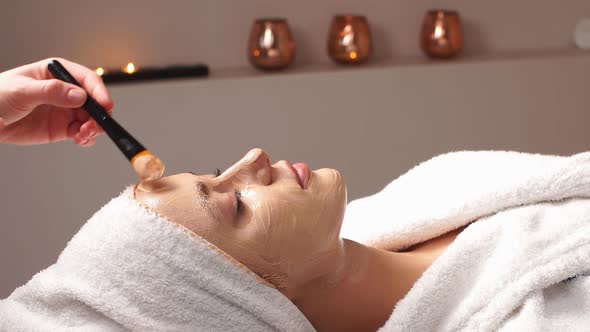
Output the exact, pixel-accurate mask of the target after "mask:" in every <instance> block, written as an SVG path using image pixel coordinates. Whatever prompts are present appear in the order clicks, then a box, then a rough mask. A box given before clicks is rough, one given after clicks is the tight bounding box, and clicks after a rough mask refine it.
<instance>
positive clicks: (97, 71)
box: [96, 67, 104, 76]
mask: <svg viewBox="0 0 590 332" xmlns="http://www.w3.org/2000/svg"><path fill="white" fill-rule="evenodd" d="M96 74H97V75H98V76H102V75H104V68H102V67H98V68H96Z"/></svg>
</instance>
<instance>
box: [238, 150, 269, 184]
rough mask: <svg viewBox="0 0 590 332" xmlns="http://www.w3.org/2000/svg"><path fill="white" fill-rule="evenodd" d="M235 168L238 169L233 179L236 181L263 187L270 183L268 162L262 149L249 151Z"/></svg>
mask: <svg viewBox="0 0 590 332" xmlns="http://www.w3.org/2000/svg"><path fill="white" fill-rule="evenodd" d="M236 166H238V169H237V172H236V173H235V175H234V177H235V178H236V179H237V180H240V181H244V182H247V183H256V184H259V185H264V186H266V185H269V184H270V183H271V181H272V169H271V166H270V160H269V158H268V155H267V154H266V152H264V150H262V149H259V148H256V149H252V150H250V151H249V152H248V153H247V154H246V155H245V156H244V158H242V160H240V161H239V162H238V165H236Z"/></svg>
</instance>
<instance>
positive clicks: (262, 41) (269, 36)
mask: <svg viewBox="0 0 590 332" xmlns="http://www.w3.org/2000/svg"><path fill="white" fill-rule="evenodd" d="M294 57H295V41H294V40H293V36H292V35H291V31H290V30H289V25H288V24H287V20H285V19H281V18H273V19H259V20H256V21H254V23H253V24H252V29H251V31H250V39H249V41H248V59H249V60H250V63H251V64H252V65H253V66H255V67H257V68H260V69H265V70H278V69H283V68H285V67H287V66H288V65H289V64H290V63H291V62H293V58H294Z"/></svg>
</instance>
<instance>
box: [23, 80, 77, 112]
mask: <svg viewBox="0 0 590 332" xmlns="http://www.w3.org/2000/svg"><path fill="white" fill-rule="evenodd" d="M22 97H23V98H25V99H26V100H23V104H26V105H28V106H30V107H36V106H38V105H43V104H49V105H54V106H58V107H69V108H75V107H80V106H82V104H84V101H86V91H84V89H82V88H80V87H78V86H76V85H73V84H70V83H66V82H63V81H60V80H57V79H49V80H35V81H33V83H32V84H31V86H30V87H29V88H28V89H24V95H23V96H22Z"/></svg>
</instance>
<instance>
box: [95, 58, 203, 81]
mask: <svg viewBox="0 0 590 332" xmlns="http://www.w3.org/2000/svg"><path fill="white" fill-rule="evenodd" d="M96 73H97V74H98V75H99V76H100V77H101V78H102V80H103V82H104V83H105V84H114V83H115V84H116V83H131V82H141V81H155V80H165V79H179V78H191V77H207V76H208V75H209V67H208V66H207V65H205V64H194V65H173V66H166V67H142V68H137V67H136V66H135V65H134V64H133V63H128V64H127V66H125V67H124V68H123V69H122V70H121V69H116V70H113V69H104V68H102V67H99V68H97V69H96Z"/></svg>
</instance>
